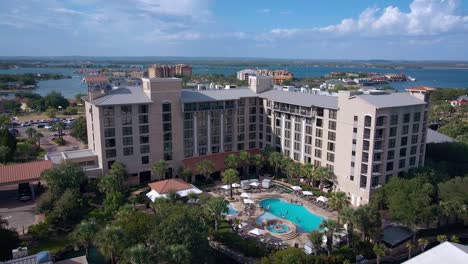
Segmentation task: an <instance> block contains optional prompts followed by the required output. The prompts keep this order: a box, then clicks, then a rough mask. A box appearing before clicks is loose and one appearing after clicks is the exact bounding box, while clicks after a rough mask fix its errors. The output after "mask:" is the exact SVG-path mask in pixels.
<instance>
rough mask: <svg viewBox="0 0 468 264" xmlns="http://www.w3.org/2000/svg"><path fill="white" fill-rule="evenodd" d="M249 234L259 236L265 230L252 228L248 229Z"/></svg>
mask: <svg viewBox="0 0 468 264" xmlns="http://www.w3.org/2000/svg"><path fill="white" fill-rule="evenodd" d="M249 234H252V235H256V236H261V235H264V234H265V230H262V229H258V228H254V229H252V230H250V231H249Z"/></svg>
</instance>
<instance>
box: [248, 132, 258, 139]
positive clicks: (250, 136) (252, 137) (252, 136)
mask: <svg viewBox="0 0 468 264" xmlns="http://www.w3.org/2000/svg"><path fill="white" fill-rule="evenodd" d="M256 137H257V133H255V132H250V133H249V139H250V140H253V139H256Z"/></svg>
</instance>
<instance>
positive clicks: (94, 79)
mask: <svg viewBox="0 0 468 264" xmlns="http://www.w3.org/2000/svg"><path fill="white" fill-rule="evenodd" d="M83 81H85V82H88V83H93V82H108V81H109V79H107V77H106V76H102V75H95V76H85V77H84V78H83Z"/></svg>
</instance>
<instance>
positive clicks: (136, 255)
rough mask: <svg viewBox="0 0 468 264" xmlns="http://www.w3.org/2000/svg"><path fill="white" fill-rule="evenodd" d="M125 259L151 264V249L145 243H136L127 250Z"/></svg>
mask: <svg viewBox="0 0 468 264" xmlns="http://www.w3.org/2000/svg"><path fill="white" fill-rule="evenodd" d="M124 256H125V259H126V261H127V262H128V263H131V264H151V263H154V262H153V261H152V260H151V250H150V249H149V248H147V247H145V246H144V245H143V244H138V245H135V246H133V247H131V248H129V249H127V250H125V254H124Z"/></svg>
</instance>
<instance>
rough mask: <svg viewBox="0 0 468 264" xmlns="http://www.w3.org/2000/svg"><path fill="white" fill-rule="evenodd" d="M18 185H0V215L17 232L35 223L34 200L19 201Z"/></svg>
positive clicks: (21, 232) (21, 231)
mask: <svg viewBox="0 0 468 264" xmlns="http://www.w3.org/2000/svg"><path fill="white" fill-rule="evenodd" d="M17 189H18V185H17V184H15V185H7V186H3V187H0V216H1V217H2V218H3V219H6V220H7V221H8V223H9V226H10V227H12V228H15V229H16V230H17V231H18V233H19V234H23V230H27V228H28V227H29V226H31V225H33V224H35V223H36V201H37V197H36V200H35V201H33V200H30V201H27V202H20V201H18V200H17V197H18V190H17Z"/></svg>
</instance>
